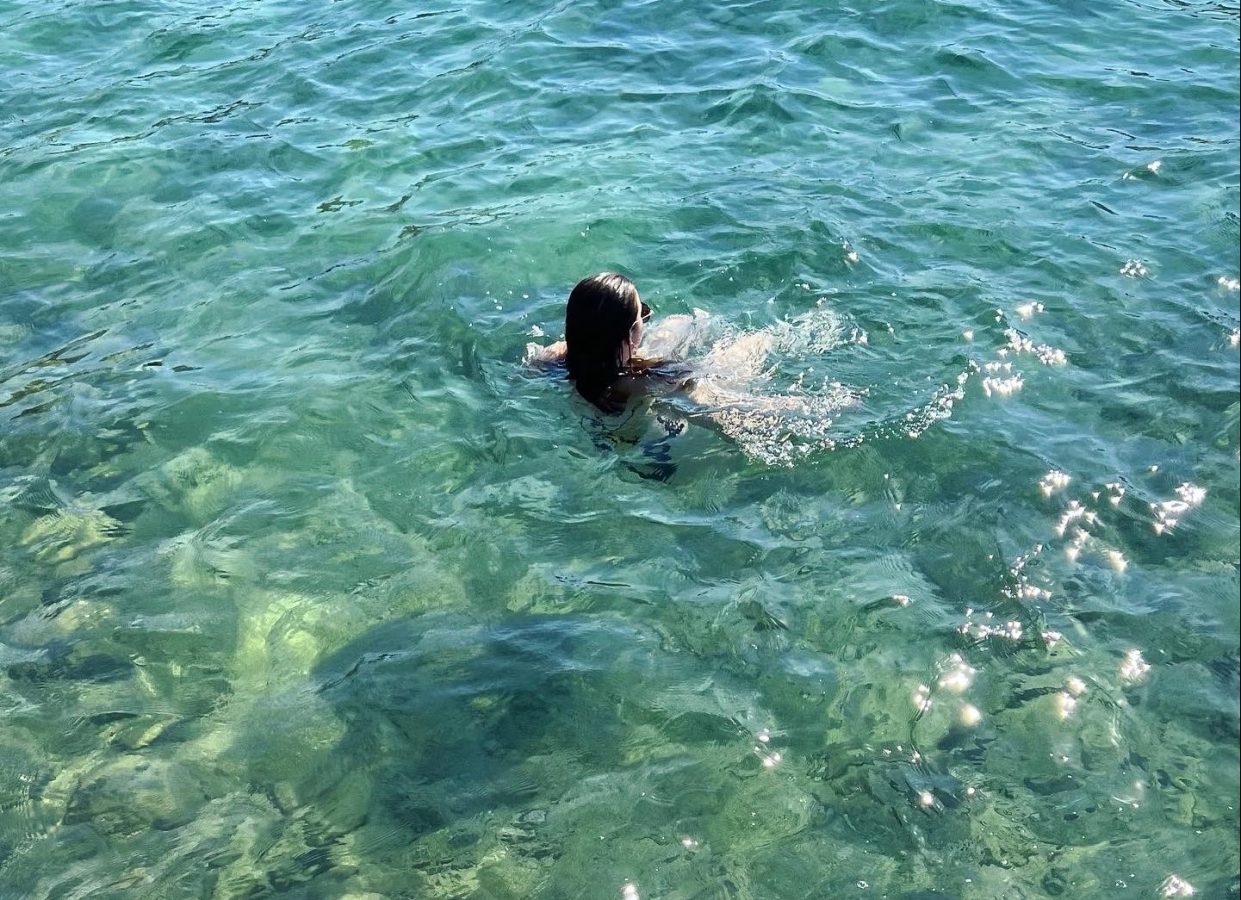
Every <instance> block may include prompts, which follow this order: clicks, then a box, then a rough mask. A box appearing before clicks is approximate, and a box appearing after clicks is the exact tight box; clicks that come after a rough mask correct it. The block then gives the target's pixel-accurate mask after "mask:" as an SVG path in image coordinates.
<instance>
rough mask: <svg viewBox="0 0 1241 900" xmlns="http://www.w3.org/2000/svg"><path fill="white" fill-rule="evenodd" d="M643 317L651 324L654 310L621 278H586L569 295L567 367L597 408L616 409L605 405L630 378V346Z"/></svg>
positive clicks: (612, 275) (603, 275)
mask: <svg viewBox="0 0 1241 900" xmlns="http://www.w3.org/2000/svg"><path fill="white" fill-rule="evenodd" d="M639 315H641V316H642V317H643V318H644V319H645V318H649V316H650V308H649V307H647V305H646V304H645V303H643V302H642V298H641V297H639V296H638V289H637V287H635V286H634V283H633V282H632V281H630V280H629V279H628V278H626V277H625V276H624V275H619V274H617V273H616V272H601V273H600V274H598V275H592V276H590V277H589V278H583V279H582V280H581V281H579V282H578V283H577V285H576V286H575V287H574V288H573V291H572V292H571V293H570V294H569V302H568V304H567V305H566V306H565V314H564V337H565V344H566V350H565V366H566V367H567V368H568V370H569V377H570V378H572V379H573V381H574V383H575V384H576V386H577V389H578V391H579V392H580V393H581V395H582V396H583V397H585V398H586V399H587V400H589V401H591V402H592V403H594V404H595V405H596V406H599V407H601V408H605V409H606V408H610V406H612V404H608V403H605V399H606V394H607V390H608V388H609V387H610V386H611V385H612V384H613V382H615V381H616V379H617V378H619V377H620V376H621V375H623V374H624V373H625V369H626V367H627V365H628V358H627V357H626V355H625V343H626V341H628V340H629V332H630V329H631V328H633V324H634V322H635V321H636V320H637V318H638V316H639ZM629 350H630V352H632V351H633V350H634V348H633V347H630V348H629Z"/></svg>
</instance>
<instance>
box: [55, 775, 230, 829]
mask: <svg viewBox="0 0 1241 900" xmlns="http://www.w3.org/2000/svg"><path fill="white" fill-rule="evenodd" d="M208 799H209V791H208V787H207V786H206V785H205V784H204V783H203V781H202V779H201V778H199V776H198V775H197V774H196V773H195V772H194V771H192V770H191V769H190V768H189V767H187V766H184V765H182V764H180V763H177V762H172V761H170V760H165V759H157V758H148V757H144V756H136V755H127V756H123V757H121V758H119V759H116V760H113V761H111V762H108V763H105V764H104V765H102V766H100V767H99V768H97V769H95V770H94V771H93V772H91V773H90V774H88V775H87V776H86V777H85V778H84V779H83V780H82V782H81V783H80V784H79V785H78V788H77V790H75V791H74V793H73V797H72V799H71V800H70V801H69V808H68V810H67V811H66V813H65V824H70V825H71V824H75V823H78V822H89V823H90V824H91V826H92V827H94V828H95V829H96V830H97V831H99V832H101V833H104V834H111V835H132V834H137V833H138V832H141V831H145V830H147V829H150V828H154V829H158V830H167V829H170V828H177V827H179V826H181V825H184V824H186V823H187V822H189V821H190V820H192V819H193V818H194V816H195V814H196V813H197V812H198V810H199V808H200V807H202V805H203V804H204V803H206V802H207V800H208Z"/></svg>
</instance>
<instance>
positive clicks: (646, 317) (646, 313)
mask: <svg viewBox="0 0 1241 900" xmlns="http://www.w3.org/2000/svg"><path fill="white" fill-rule="evenodd" d="M641 303H642V321H643V322H649V321H651V308H650V307H649V306H647V305H646V301H645V300H643V301H641Z"/></svg>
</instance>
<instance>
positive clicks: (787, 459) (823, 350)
mask: <svg viewBox="0 0 1241 900" xmlns="http://www.w3.org/2000/svg"><path fill="white" fill-rule="evenodd" d="M865 344H866V335H865V332H864V331H862V330H861V329H859V328H857V327H855V326H852V325H850V324H849V323H848V322H847V321H846V319H845V318H844V317H842V316H841V315H840V314H838V313H837V312H835V311H834V310H832V309H830V308H828V307H825V306H819V307H816V308H814V309H811V310H808V311H806V312H803V313H799V314H797V315H795V316H793V317H791V318H788V319H781V320H778V321H776V322H773V323H771V324H769V325H766V326H764V327H762V328H759V329H757V330H749V331H747V330H743V329H741V328H738V327H737V326H736V325H733V324H731V323H728V322H723V321H720V320H717V319H715V318H713V317H711V316H710V315H708V314H707V313H705V312H703V311H702V310H699V309H696V310H694V313H693V315H682V316H670V317H669V318H667V319H665V320H663V321H661V322H660V323H659V324H658V325H656V326H655V327H654V328H652V329H651V331H650V332H649V333H648V335H647V338H646V340H645V342H644V344H643V353H644V354H645V355H648V356H651V357H655V358H662V359H672V360H678V361H685V362H688V363H690V364H691V365H692V366H693V370H694V375H695V377H694V382H693V385H692V386H691V388H690V389H689V391H688V392H687V396H686V398H684V399H683V400H680V401H678V404H679V405H680V406H681V407H682V410H683V411H684V412H685V413H687V414H688V415H691V416H707V417H709V418H710V420H711V421H712V423H713V424H714V426H715V427H716V428H718V429H719V430H720V431H721V432H723V433H724V434H725V435H726V436H728V437H729V438H730V439H732V440H733V441H735V442H736V443H737V445H738V446H739V447H741V449H742V451H743V452H744V453H745V454H746V455H747V456H749V457H750V458H751V459H754V460H756V461H759V462H763V463H766V464H768V465H777V466H791V465H794V464H796V463H797V462H799V461H800V460H803V459H805V458H807V457H809V456H811V455H812V454H814V453H816V452H821V451H830V450H834V449H837V448H839V447H842V446H845V447H848V446H856V445H857V444H860V443H862V442H863V441H864V440H867V439H869V438H874V437H879V436H894V435H904V436H908V437H917V436H919V435H920V434H921V433H922V432H923V431H925V430H926V429H927V428H928V427H930V425H931V424H933V423H934V422H936V421H939V420H941V419H944V418H947V417H948V416H949V415H951V411H952V406H953V403H954V402H955V401H956V400H957V399H960V397H961V391H962V387H963V385H964V383H965V381H966V379H967V378H968V374H969V370H966V371H964V372H962V373H961V374H960V375H958V376H957V377H956V378H955V379H954V380H953V381H952V382H951V383H949V384H945V385H942V386H941V387H940V388H939V390H937V391H936V392H935V393H934V394H933V396H932V397H931V398H930V399H929V400H928V401H927V402H924V403H923V404H921V405H918V406H915V407H913V408H911V409H905V410H902V411H900V412H898V413H897V414H896V415H895V416H890V417H887V418H884V419H881V420H879V421H877V422H871V423H867V424H865V425H863V426H862V427H861V428H860V429H859V428H853V429H849V428H841V427H840V425H839V419H840V417H841V414H842V413H844V412H846V411H849V410H853V409H856V408H857V407H859V406H860V404H861V403H862V401H863V399H864V398H866V397H867V396H868V394H869V393H870V391H869V389H868V388H863V387H856V386H851V385H848V384H844V383H842V382H841V381H839V380H834V379H833V378H832V377H831V375H830V373H831V371H832V369H833V366H832V356H833V355H834V354H837V353H843V352H846V351H847V349H848V348H849V347H850V346H851V345H852V346H863V345H865ZM823 373H828V374H823Z"/></svg>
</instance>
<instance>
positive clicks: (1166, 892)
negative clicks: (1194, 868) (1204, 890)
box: [1159, 875, 1197, 897]
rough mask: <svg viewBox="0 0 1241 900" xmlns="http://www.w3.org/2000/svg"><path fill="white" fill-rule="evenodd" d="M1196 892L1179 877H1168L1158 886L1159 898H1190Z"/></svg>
mask: <svg viewBox="0 0 1241 900" xmlns="http://www.w3.org/2000/svg"><path fill="white" fill-rule="evenodd" d="M1195 893H1197V891H1196V890H1195V888H1194V886H1193V885H1192V884H1190V883H1189V882H1188V881H1186V880H1185V879H1184V878H1182V877H1181V876H1180V875H1169V876H1168V877H1167V878H1165V879H1164V882H1163V884H1161V885H1160V886H1159V896H1161V897H1192V896H1193V895H1194V894H1195Z"/></svg>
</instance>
